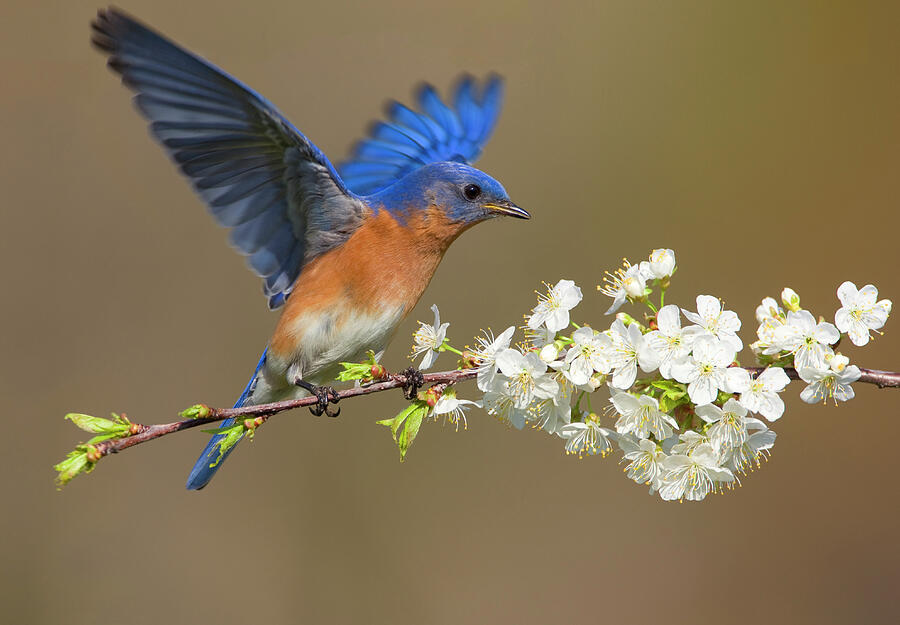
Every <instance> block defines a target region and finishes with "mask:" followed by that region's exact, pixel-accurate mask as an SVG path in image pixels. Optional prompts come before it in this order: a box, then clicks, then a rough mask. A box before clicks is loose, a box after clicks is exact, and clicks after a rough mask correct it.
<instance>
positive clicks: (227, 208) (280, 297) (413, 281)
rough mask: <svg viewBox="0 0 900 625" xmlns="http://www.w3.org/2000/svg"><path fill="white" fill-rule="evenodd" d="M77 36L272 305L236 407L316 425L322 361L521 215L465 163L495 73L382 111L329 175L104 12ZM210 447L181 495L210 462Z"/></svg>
mask: <svg viewBox="0 0 900 625" xmlns="http://www.w3.org/2000/svg"><path fill="white" fill-rule="evenodd" d="M92 27H93V43H94V45H95V46H96V47H97V48H99V49H100V50H101V51H103V52H104V53H106V54H108V55H109V66H110V67H111V68H112V69H113V70H114V71H115V72H117V73H118V74H120V75H121V77H122V82H123V83H124V84H125V85H126V86H128V87H129V88H131V89H132V90H133V91H135V92H136V93H137V95H136V96H135V102H136V104H137V108H138V109H139V110H140V112H141V113H142V114H143V115H144V116H145V117H146V118H147V119H148V120H149V122H150V132H151V134H152V135H153V136H154V137H155V138H156V139H157V140H158V141H159V142H160V143H161V144H162V146H163V148H165V150H166V151H167V152H168V154H169V156H170V157H171V158H172V159H173V160H174V161H175V163H176V164H177V165H178V168H179V169H180V170H181V171H182V173H183V174H185V175H186V176H187V177H188V179H189V180H190V182H191V185H192V186H193V187H194V190H195V191H196V192H197V193H198V194H199V195H200V196H201V198H202V199H203V200H204V201H205V202H206V204H207V205H208V206H209V209H210V211H211V212H212V215H213V217H214V218H215V220H216V221H217V222H218V223H219V224H221V225H223V226H226V227H228V228H231V243H232V245H233V246H234V247H235V248H237V250H238V251H239V252H241V253H242V254H245V255H246V256H247V262H248V264H249V265H250V268H251V269H253V271H255V272H256V273H257V274H258V275H259V276H260V277H261V278H262V279H263V282H264V284H263V291H264V293H265V295H266V297H267V298H268V300H269V307H270V308H272V309H275V308H279V307H282V306H283V307H284V311H283V312H282V314H281V318H280V319H279V320H278V325H277V327H276V328H275V333H274V334H273V336H272V338H271V339H270V340H269V344H268V346H267V348H266V350H265V351H264V352H263V355H262V358H261V359H260V360H259V364H258V365H257V367H256V371H255V372H254V374H253V377H252V379H251V380H250V383H249V384H248V385H247V387H246V388H245V389H244V392H243V393H242V394H241V396H240V398H239V399H238V401H237V403H236V404H235V406H236V407H237V406H246V405H253V404H260V403H266V402H271V401H277V400H281V399H288V398H293V397H302V396H306V395H307V394H309V393H314V394H315V395H317V396H318V397H319V399H320V404H319V413H321V411H322V410H324V409H326V408H327V405H328V401H329V399H333V393H334V391H333V389H330V388H328V389H326V387H324V386H322V385H324V384H327V383H328V382H329V381H331V380H334V379H335V377H336V375H337V373H338V372H339V370H340V365H339V364H338V363H340V362H342V361H359V360H361V359H363V358H364V357H365V354H366V352H367V351H369V350H371V351H374V352H376V353H378V354H379V356H380V354H381V353H382V352H383V351H384V349H385V346H386V345H387V344H388V341H389V340H390V339H391V337H392V335H393V334H394V332H395V330H396V329H397V326H398V325H399V324H400V322H401V321H402V320H403V319H404V317H406V315H407V314H408V313H409V312H410V311H411V310H412V308H413V307H414V306H415V305H416V302H417V301H418V300H419V297H420V296H421V295H422V292H423V291H424V290H425V287H426V286H428V283H429V282H430V281H431V277H432V275H434V271H435V269H436V268H437V266H438V264H439V263H440V261H441V258H442V257H443V255H444V252H445V251H446V250H447V247H448V246H449V245H450V244H451V243H452V242H453V241H454V240H455V239H456V237H458V236H459V235H460V233H462V232H463V231H464V230H466V229H467V228H469V227H470V226H473V225H474V224H476V223H479V222H482V221H484V220H486V219H490V218H493V217H497V216H500V215H509V216H512V217H518V218H521V219H528V218H529V217H530V216H529V214H528V213H527V212H526V211H524V210H523V209H521V208H519V207H518V206H516V205H515V204H513V203H512V202H511V201H510V199H509V196H508V195H507V193H506V190H505V189H504V188H503V186H502V185H500V183H499V182H497V181H496V180H494V179H493V178H491V177H490V176H488V175H487V174H485V173H483V172H481V171H479V170H477V169H474V168H473V167H471V166H469V165H468V164H467V163H468V162H471V161H473V160H474V159H475V158H476V157H477V156H478V155H479V153H480V151H481V147H482V146H483V145H484V143H485V142H486V141H487V139H488V137H489V135H490V134H491V131H492V130H493V128H494V125H495V123H496V121H497V117H498V115H499V112H500V105H501V98H502V83H501V81H500V79H499V78H497V77H491V78H489V79H488V80H487V83H486V85H485V86H484V88H483V90H481V91H480V93H479V90H478V89H476V87H475V85H474V84H473V81H472V79H471V78H468V77H466V78H463V79H462V80H461V81H460V83H459V86H458V87H457V89H456V91H455V94H454V96H455V101H454V108H455V110H454V109H451V108H449V107H448V106H446V105H445V104H444V103H443V102H442V101H441V99H440V98H439V97H438V95H437V93H436V92H435V91H434V89H433V88H432V87H430V86H427V85H426V86H425V87H423V88H422V90H421V93H420V96H419V103H420V106H421V109H422V112H421V113H418V112H414V111H412V110H410V109H409V108H407V107H405V106H403V105H402V104H399V103H397V102H394V103H392V104H391V105H390V107H389V111H388V115H389V117H390V121H389V122H379V123H377V124H375V125H374V126H373V129H372V131H371V135H372V136H371V138H369V139H365V140H363V141H362V142H360V143H359V144H358V146H357V147H356V151H355V154H354V155H353V158H352V159H351V160H350V161H349V162H347V163H344V164H343V165H342V166H341V167H340V168H339V169H340V174H339V173H338V170H336V169H335V168H334V167H333V166H332V164H331V163H330V162H329V161H328V159H327V158H326V157H325V155H324V154H323V153H322V152H321V151H320V150H319V149H318V148H317V147H316V146H315V145H313V143H312V142H311V141H309V139H307V138H306V137H305V136H304V135H303V134H302V133H300V131H299V130H297V129H296V128H295V127H294V126H293V125H292V124H291V123H290V122H289V121H287V120H286V119H285V118H284V117H283V116H282V115H281V114H280V113H279V112H278V110H277V109H276V108H275V107H274V106H272V104H270V103H269V102H268V101H267V100H265V99H264V98H263V97H262V96H260V95H259V94H257V93H256V92H254V91H252V90H251V89H250V88H249V87H247V86H246V85H244V84H242V83H240V82H238V81H237V80H235V79H234V78H232V77H230V76H229V75H227V74H226V73H224V72H222V71H221V70H219V69H218V68H216V67H215V66H213V65H212V64H210V63H208V62H206V61H205V60H203V59H201V58H200V57H198V56H195V55H194V54H191V53H190V52H188V51H187V50H185V49H183V48H181V47H179V46H178V45H176V44H174V43H173V42H171V41H169V40H168V39H166V38H165V37H163V36H162V35H160V34H158V33H156V32H154V31H153V30H151V29H149V28H147V27H146V26H144V25H142V24H140V23H139V22H137V21H135V20H134V19H133V18H131V17H129V16H128V15H125V14H124V13H122V12H121V11H119V10H117V9H114V8H110V9H106V10H100V11H99V12H98V14H97V19H96V20H95V21H94V22H93V24H92ZM226 425H227V423H226ZM220 436H221V435H219V436H216V437H213V439H212V440H210V442H209V444H207V446H206V449H204V450H203V454H202V455H201V456H200V459H199V460H198V461H197V463H196V465H194V468H193V470H192V471H191V474H190V477H189V478H188V482H187V487H188V488H189V489H200V488H203V487H204V486H206V484H207V483H209V480H210V479H212V476H213V474H214V473H215V472H216V470H217V469H218V467H219V466H221V462H217V461H216V458H217V456H218V454H217V453H216V451H217V442H218V439H219V438H220ZM229 451H230V450H229Z"/></svg>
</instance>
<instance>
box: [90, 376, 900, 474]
mask: <svg viewBox="0 0 900 625" xmlns="http://www.w3.org/2000/svg"><path fill="white" fill-rule="evenodd" d="M745 369H747V371H749V372H750V375H751V376H754V377H755V376H757V375H759V374H760V373H762V372H763V371H765V369H766V367H745ZM784 371H785V373H786V374H787V376H788V377H789V378H790V379H792V380H799V379H800V376H799V374H798V373H797V370H796V369H794V368H792V367H786V368H785V369H784ZM860 371H861V372H862V376H861V377H860V378H859V382H863V383H866V384H874V385H875V386H877V387H878V388H900V372H893V371H879V370H877V369H860ZM477 373H478V372H477V370H475V369H461V370H458V371H442V372H439V373H426V374H425V375H424V377H425V383H426V384H441V385H444V386H447V385H450V384H455V383H457V382H463V381H465V380H471V379H472V378H474V377H475V376H476V375H477ZM405 385H406V375H404V374H402V373H397V374H391V375H389V376H388V379H386V380H383V381H381V382H374V383H372V384H368V385H365V386H358V387H355V388H349V389H346V390H343V391H339V392H338V397H339V398H340V399H347V398H349V397H359V396H361V395H370V394H372V393H379V392H381V391H387V390H390V389H394V388H402V387H403V386H405ZM316 401H317V400H316V398H315V397H304V398H302V399H288V400H285V401H278V402H272V403H269V404H259V405H257V406H245V407H242V408H208V409H207V410H208V414H207V416H203V417H198V418H194V419H184V420H182V421H175V422H172V423H162V424H158V425H141V424H137V423H135V424H134V426H133V431H134V432H135V433H134V434H132V435H130V436H127V437H125V438H114V439H110V440H106V441H103V442H100V443H96V444H94V448H95V449H96V453H95V454H94V457H95V458H96V459H97V460H99V459H100V458H102V457H103V456H107V455H109V454H114V453H118V452H120V451H122V450H123V449H128V448H129V447H133V446H135V445H139V444H141V443H145V442H147V441H150V440H153V439H155V438H160V437H162V436H166V435H168V434H172V433H174V432H180V431H181V430H187V429H190V428H195V427H198V426H201V425H206V424H209V423H215V422H217V421H224V420H225V419H230V418H232V417H244V418H245V419H252V420H253V421H254V423H253V427H257V426H259V425H262V424H263V423H264V422H265V421H267V420H268V419H269V417H271V416H272V415H275V414H278V413H279V412H284V411H286V410H293V409H294V408H303V407H305V406H312V405H314V404H315V403H316Z"/></svg>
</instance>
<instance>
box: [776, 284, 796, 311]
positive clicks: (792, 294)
mask: <svg viewBox="0 0 900 625" xmlns="http://www.w3.org/2000/svg"><path fill="white" fill-rule="evenodd" d="M781 302H782V303H783V304H784V307H785V308H787V309H788V310H790V311H793V312H797V311H799V310H800V296H799V295H797V292H796V291H795V290H794V289H791V288H787V287H786V288H785V289H784V290H783V291H782V292H781Z"/></svg>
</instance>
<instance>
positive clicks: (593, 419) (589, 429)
mask: <svg viewBox="0 0 900 625" xmlns="http://www.w3.org/2000/svg"><path fill="white" fill-rule="evenodd" d="M614 434H615V433H614V432H613V431H612V430H609V429H607V428H604V427H600V418H599V417H598V416H597V415H596V414H594V413H590V414H589V413H583V414H582V421H581V422H576V423H569V424H568V425H564V426H562V429H560V432H559V435H560V436H561V437H562V438H564V439H566V453H567V454H578V457H579V458H581V456H582V454H587V455H589V456H594V455H597V454H600V455H601V456H602V457H604V458H605V457H606V456H607V454H609V452H610V450H611V449H612V445H610V442H609V438H610V436H613V435H614Z"/></svg>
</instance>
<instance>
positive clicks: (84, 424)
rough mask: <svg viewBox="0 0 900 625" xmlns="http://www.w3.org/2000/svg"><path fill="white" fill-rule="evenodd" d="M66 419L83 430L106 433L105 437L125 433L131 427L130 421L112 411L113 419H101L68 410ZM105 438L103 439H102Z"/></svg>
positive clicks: (92, 432)
mask: <svg viewBox="0 0 900 625" xmlns="http://www.w3.org/2000/svg"><path fill="white" fill-rule="evenodd" d="M65 418H66V419H68V420H69V421H71V422H72V423H74V424H75V425H77V426H78V427H79V428H81V429H82V430H84V431H85V432H90V433H91V434H106V435H109V436H106V438H112V437H116V436H119V435H121V434H127V433H128V432H129V431H130V428H131V422H130V421H128V419H126V418H125V417H120V416H119V415H117V414H115V413H113V419H115V420H114V421H110V420H109V419H101V418H100V417H92V416H91V415H87V414H79V413H77V412H70V413H69V414H67V415H66V416H65ZM104 440H105V439H104Z"/></svg>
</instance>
